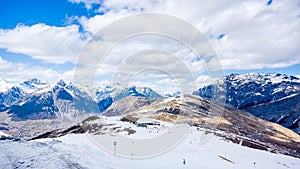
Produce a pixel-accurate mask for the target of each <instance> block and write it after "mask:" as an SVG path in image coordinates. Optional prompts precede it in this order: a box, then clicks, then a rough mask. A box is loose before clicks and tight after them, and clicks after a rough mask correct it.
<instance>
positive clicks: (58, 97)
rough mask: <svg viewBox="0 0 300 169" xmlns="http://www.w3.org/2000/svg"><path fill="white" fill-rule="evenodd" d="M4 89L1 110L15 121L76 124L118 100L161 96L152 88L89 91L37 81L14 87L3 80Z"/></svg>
mask: <svg viewBox="0 0 300 169" xmlns="http://www.w3.org/2000/svg"><path fill="white" fill-rule="evenodd" d="M2 83H3V85H2ZM1 86H2V87H1V88H2V89H3V90H2V91H1V92H0V109H1V111H7V113H8V114H11V119H12V120H13V121H21V120H28V119H30V120H36V119H60V120H73V121H74V120H77V117H78V116H79V115H81V114H87V113H101V112H103V111H104V110H106V109H107V108H108V107H109V106H110V105H111V104H112V103H113V102H114V101H117V100H119V99H122V98H124V97H126V96H141V97H145V98H160V97H161V96H160V95H159V94H157V93H156V92H155V91H153V90H152V89H151V88H148V87H136V86H132V87H122V86H120V85H112V86H105V87H98V88H87V87H84V86H75V85H73V84H72V83H66V82H65V81H63V80H60V81H58V82H56V83H49V82H42V81H40V80H38V79H36V78H34V79H30V80H27V81H25V82H22V83H20V84H18V85H13V86H9V84H7V83H6V82H5V81H1ZM4 89H5V90H4Z"/></svg>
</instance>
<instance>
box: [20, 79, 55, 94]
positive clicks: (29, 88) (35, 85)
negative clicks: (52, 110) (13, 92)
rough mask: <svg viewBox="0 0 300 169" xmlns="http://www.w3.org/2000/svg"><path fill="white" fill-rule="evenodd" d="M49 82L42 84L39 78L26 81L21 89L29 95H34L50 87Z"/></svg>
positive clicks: (21, 85)
mask: <svg viewBox="0 0 300 169" xmlns="http://www.w3.org/2000/svg"><path fill="white" fill-rule="evenodd" d="M49 85H50V83H49V82H42V81H40V80H39V79H37V78H33V79H29V80H26V81H24V82H23V83H20V85H19V86H20V87H21V88H22V89H23V90H25V91H26V92H27V93H32V92H34V91H36V90H40V89H42V88H45V87H47V86H49Z"/></svg>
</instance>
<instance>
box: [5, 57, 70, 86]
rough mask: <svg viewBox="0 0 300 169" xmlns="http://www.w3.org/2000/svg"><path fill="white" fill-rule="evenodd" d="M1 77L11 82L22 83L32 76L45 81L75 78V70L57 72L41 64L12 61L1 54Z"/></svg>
mask: <svg viewBox="0 0 300 169" xmlns="http://www.w3.org/2000/svg"><path fill="white" fill-rule="evenodd" d="M0 78H1V79H4V80H6V81H8V82H10V83H20V82H22V81H25V80H28V79H30V78H39V79H41V80H43V81H52V82H53V81H57V80H59V79H64V80H67V81H71V80H72V79H73V70H69V71H65V72H57V71H55V70H52V69H49V68H43V67H40V66H28V65H26V64H22V63H12V62H9V61H7V60H5V59H3V58H2V57H1V56H0Z"/></svg>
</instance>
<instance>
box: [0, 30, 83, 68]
mask: <svg viewBox="0 0 300 169" xmlns="http://www.w3.org/2000/svg"><path fill="white" fill-rule="evenodd" d="M78 30H79V28H78V26H77V25H70V26H66V27H55V26H48V25H45V24H36V25H32V26H25V25H17V26H16V28H14V29H0V48H4V49H6V50H7V51H9V52H13V53H22V54H26V55H28V56H30V57H32V58H33V59H38V60H42V61H45V62H49V63H58V64H61V63H65V62H73V63H74V62H75V61H76V59H77V56H78V55H79V53H80V50H81V48H82V46H83V45H84V40H82V36H83V35H81V34H80V33H79V31H78Z"/></svg>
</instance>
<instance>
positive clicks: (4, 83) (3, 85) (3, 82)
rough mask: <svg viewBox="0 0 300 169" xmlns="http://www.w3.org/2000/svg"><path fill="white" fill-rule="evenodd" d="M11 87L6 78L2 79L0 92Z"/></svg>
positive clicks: (0, 80)
mask: <svg viewBox="0 0 300 169" xmlns="http://www.w3.org/2000/svg"><path fill="white" fill-rule="evenodd" d="M10 88H11V85H10V84H8V83H7V82H6V81H5V80H3V79H0V92H7V91H8V90H9V89H10Z"/></svg>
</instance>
